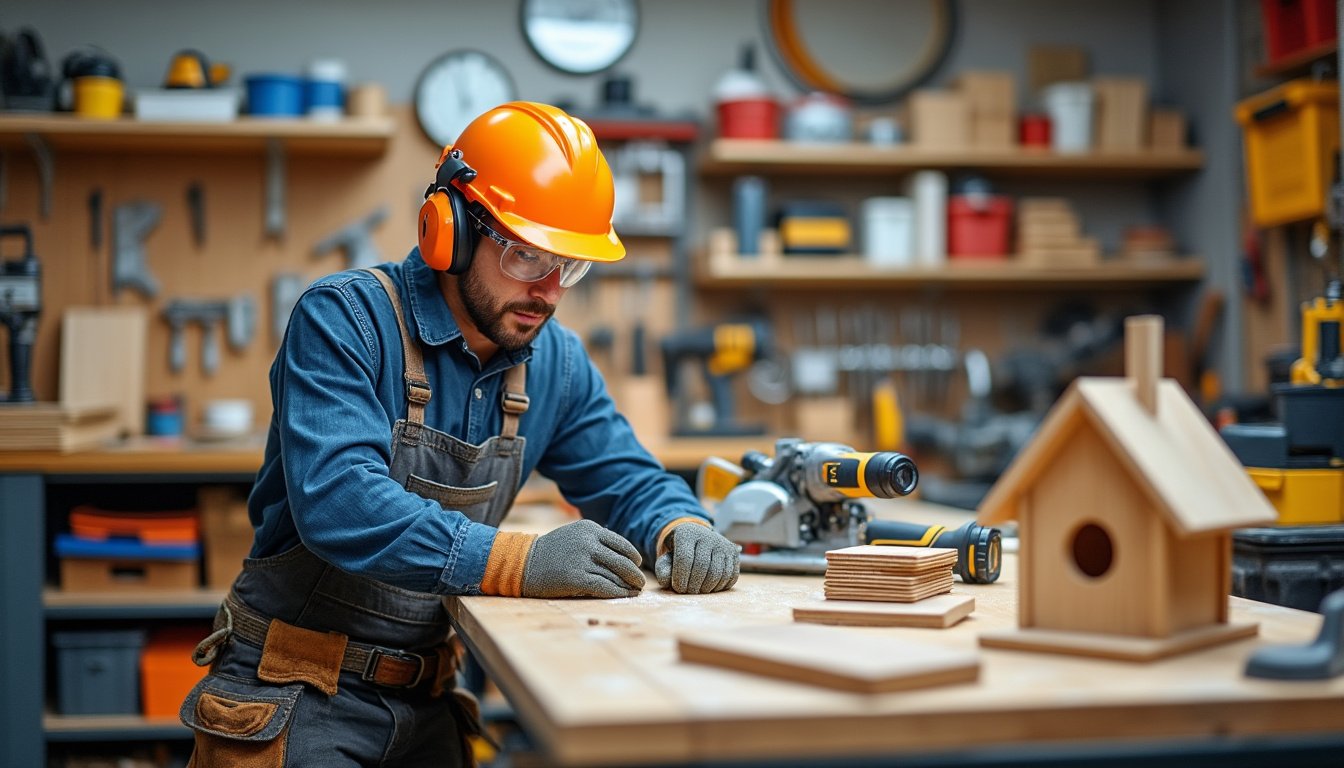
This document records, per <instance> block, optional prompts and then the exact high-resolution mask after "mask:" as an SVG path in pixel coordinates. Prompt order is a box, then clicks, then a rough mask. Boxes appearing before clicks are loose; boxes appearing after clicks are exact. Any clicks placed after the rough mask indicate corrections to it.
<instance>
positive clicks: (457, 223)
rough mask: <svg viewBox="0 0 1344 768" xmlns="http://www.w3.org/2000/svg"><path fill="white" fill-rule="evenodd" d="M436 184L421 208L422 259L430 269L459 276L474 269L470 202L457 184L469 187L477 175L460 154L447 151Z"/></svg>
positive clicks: (456, 151) (443, 156)
mask: <svg viewBox="0 0 1344 768" xmlns="http://www.w3.org/2000/svg"><path fill="white" fill-rule="evenodd" d="M437 168H438V172H437V174H436V176H435V179H434V183H433V184H430V185H429V189H426V190H425V202H424V204H423V205H421V206H420V231H419V241H420V257H421V258H423V259H424V260H425V264H427V265H428V266H429V268H430V269H435V270H442V271H444V272H447V273H448V274H450V275H460V274H462V273H463V272H466V271H467V268H468V267H470V266H471V253H472V242H473V240H474V238H472V236H471V222H470V221H468V219H467V199H466V197H465V196H464V195H463V194H462V191H461V190H459V189H458V188H457V187H456V186H455V184H456V183H457V182H458V181H461V182H462V183H464V184H465V183H469V182H471V180H472V179H475V178H476V171H475V170H474V169H473V168H472V167H471V166H469V165H467V164H466V163H465V162H464V161H463V160H462V152H461V151H460V150H456V149H454V150H451V151H450V150H449V149H447V148H445V149H444V150H443V154H442V155H440V157H439V164H438V166H437Z"/></svg>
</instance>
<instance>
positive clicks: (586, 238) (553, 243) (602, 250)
mask: <svg viewBox="0 0 1344 768" xmlns="http://www.w3.org/2000/svg"><path fill="white" fill-rule="evenodd" d="M495 218H496V219H497V220H498V221H499V223H500V224H503V225H504V226H505V227H507V228H508V229H509V231H510V232H512V233H514V234H515V235H517V236H518V237H519V238H521V239H523V240H526V241H527V242H529V243H531V244H532V245H535V246H537V247H538V248H544V249H546V250H548V251H550V252H552V253H556V254H559V255H561V256H568V257H569V258H571V259H581V260H583V261H598V262H612V261H620V260H621V259H623V258H625V245H624V244H623V243H622V242H621V238H620V237H618V236H617V235H616V230H615V228H613V227H608V228H607V231H606V232H604V233H602V234H596V233H588V232H573V231H570V230H566V229H557V228H555V227H548V226H546V225H545V224H538V223H537V222H535V221H528V220H527V219H524V218H522V217H521V216H518V215H516V214H512V213H508V212H503V211H501V212H500V213H497V214H495Z"/></svg>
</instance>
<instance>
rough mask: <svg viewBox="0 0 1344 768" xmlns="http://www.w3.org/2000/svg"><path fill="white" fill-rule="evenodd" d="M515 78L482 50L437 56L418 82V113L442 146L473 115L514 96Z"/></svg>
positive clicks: (453, 138)
mask: <svg viewBox="0 0 1344 768" xmlns="http://www.w3.org/2000/svg"><path fill="white" fill-rule="evenodd" d="M515 93H516V92H515V90H514V86H513V80H512V78H510V77H509V73H508V71H507V70H505V69H504V65H503V64H500V63H499V62H498V61H496V60H495V59H494V58H492V57H490V56H489V55H488V54H486V53H483V52H481V51H474V50H460V51H450V52H448V53H445V54H444V55H442V56H440V57H438V58H437V59H434V60H433V61H431V62H430V63H429V65H428V66H426V67H425V71H424V72H421V73H420V79H419V80H417V81H416V83H415V116H416V117H417V118H418V119H419V120H420V128H421V129H422V130H423V131H424V132H425V135H426V136H428V137H429V139H430V141H432V142H434V143H435V144H436V145H438V146H440V147H443V146H447V145H449V144H452V143H453V142H454V141H457V135H458V134H459V133H461V132H462V129H463V128H466V127H467V123H470V122H471V121H472V120H473V119H474V118H476V117H477V116H479V115H480V114H481V113H482V112H485V111H486V110H487V109H490V108H491V107H496V106H499V105H500V104H503V103H504V102H506V101H513V100H514V99H515V98H516V96H515Z"/></svg>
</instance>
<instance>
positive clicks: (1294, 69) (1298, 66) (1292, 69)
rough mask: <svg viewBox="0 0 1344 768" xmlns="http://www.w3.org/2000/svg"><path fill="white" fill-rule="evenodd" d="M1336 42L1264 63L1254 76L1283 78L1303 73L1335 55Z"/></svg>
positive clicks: (1256, 69)
mask: <svg viewBox="0 0 1344 768" xmlns="http://www.w3.org/2000/svg"><path fill="white" fill-rule="evenodd" d="M1336 42H1337V41H1335V40H1331V41H1330V42H1328V43H1322V44H1320V45H1314V46H1312V47H1310V48H1303V49H1302V50H1300V51H1296V52H1294V53H1292V54H1290V55H1288V56H1284V57H1283V58H1282V59H1279V60H1278V61H1269V62H1265V63H1264V64H1261V65H1260V66H1258V67H1256V68H1255V75H1256V77H1283V76H1284V75H1290V74H1295V73H1298V72H1305V71H1307V70H1308V69H1309V68H1310V67H1311V65H1312V64H1315V63H1316V62H1317V61H1320V60H1321V59H1324V58H1327V57H1329V56H1333V55H1335V54H1336V53H1337V52H1338V48H1339V46H1338V45H1337V44H1336Z"/></svg>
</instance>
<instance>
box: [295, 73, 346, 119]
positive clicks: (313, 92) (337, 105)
mask: <svg viewBox="0 0 1344 768" xmlns="http://www.w3.org/2000/svg"><path fill="white" fill-rule="evenodd" d="M304 105H305V108H306V110H307V112H308V114H309V115H312V116H317V117H340V116H341V115H342V114H344V113H345V87H344V86H343V85H341V84H340V83H338V82H334V81H331V80H305V81H304Z"/></svg>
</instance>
